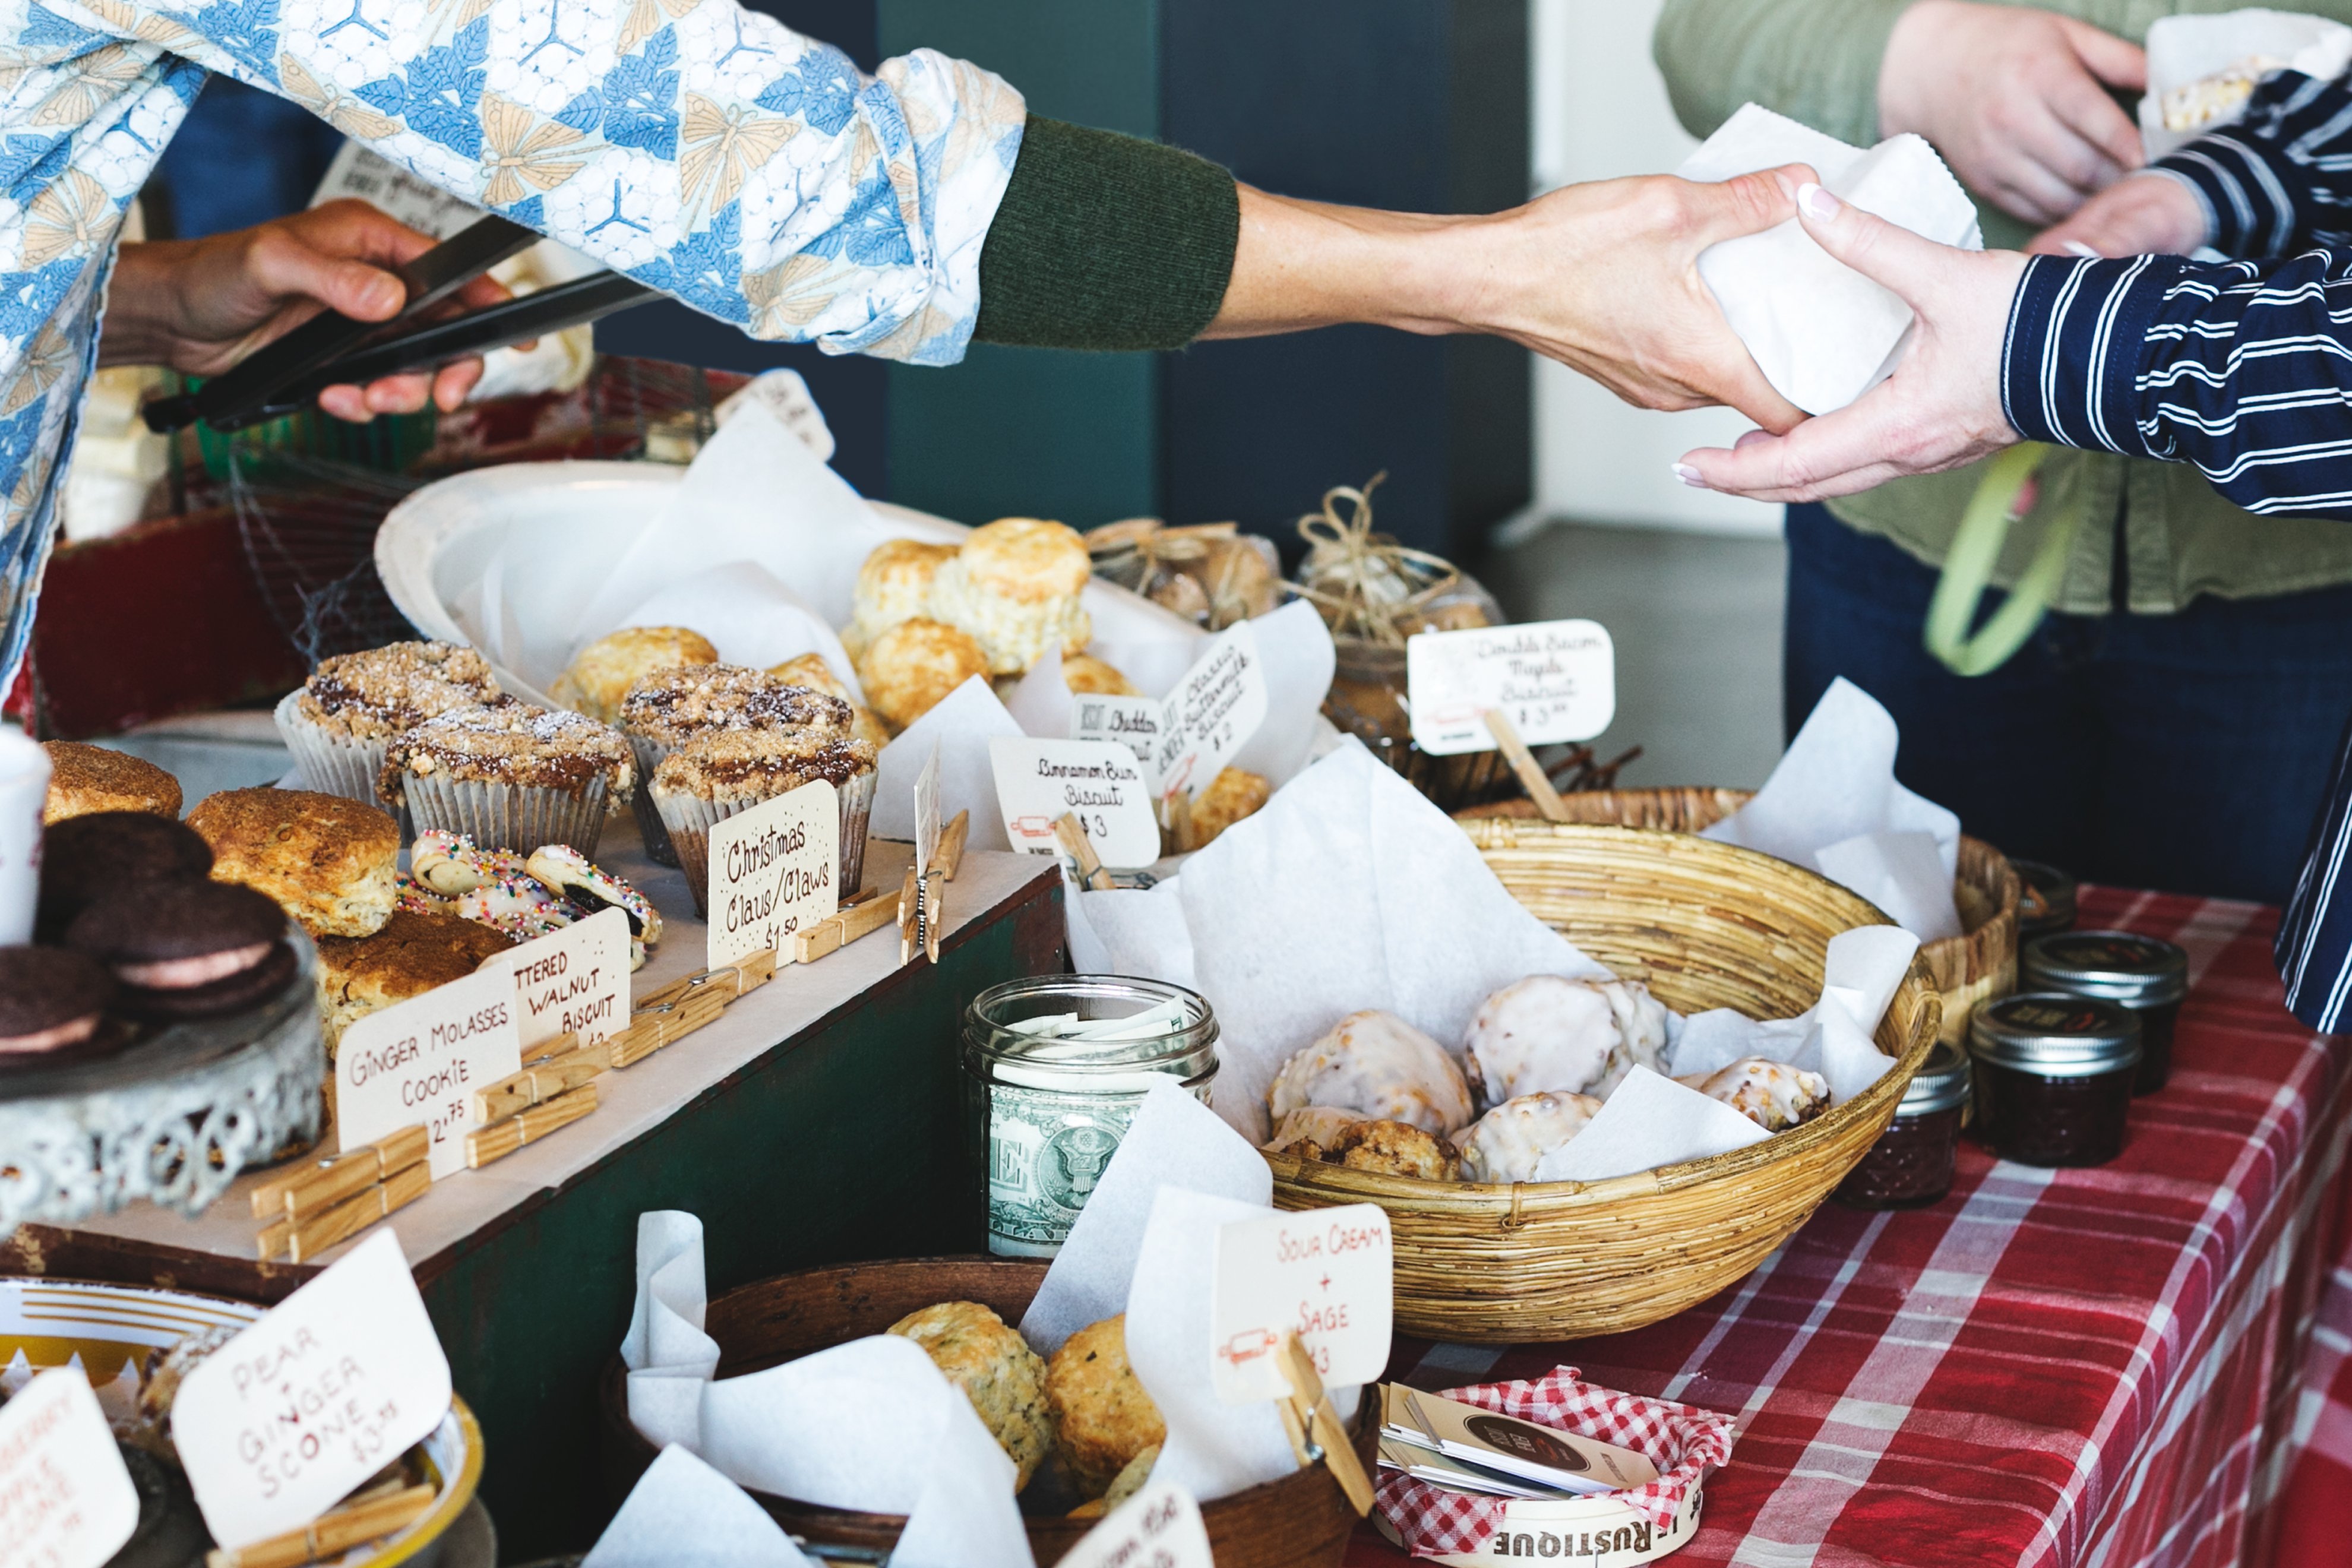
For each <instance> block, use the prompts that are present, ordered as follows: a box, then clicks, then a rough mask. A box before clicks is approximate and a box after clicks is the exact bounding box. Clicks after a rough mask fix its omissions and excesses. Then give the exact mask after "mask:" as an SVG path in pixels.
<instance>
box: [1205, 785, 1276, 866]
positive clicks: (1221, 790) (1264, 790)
mask: <svg viewBox="0 0 2352 1568" xmlns="http://www.w3.org/2000/svg"><path fill="white" fill-rule="evenodd" d="M1273 798H1274V785H1273V784H1269V783H1267V782H1266V780H1265V778H1264V777H1263V776H1262V775H1260V774H1257V773H1244V772H1243V771H1242V770H1241V769H1239V768H1223V769H1220V770H1218V773H1217V776H1216V777H1215V778H1213V779H1211V780H1210V781H1209V787H1208V788H1206V789H1204V790H1202V792H1201V793H1200V794H1199V795H1195V796H1194V797H1193V799H1192V839H1191V847H1192V848H1195V849H1205V848H1207V847H1209V845H1210V844H1211V843H1212V842H1213V841H1214V840H1215V838H1216V837H1217V835H1218V834H1220V833H1223V831H1224V830H1225V829H1226V828H1228V827H1231V826H1233V825H1234V823H1236V822H1239V821H1240V820H1242V818H1244V817H1245V816H1256V815H1257V813H1258V811H1259V809H1260V808H1261V807H1263V806H1264V805H1265V803H1266V802H1267V801H1269V800H1272V799H1273Z"/></svg>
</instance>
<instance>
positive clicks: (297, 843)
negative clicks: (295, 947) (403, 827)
mask: <svg viewBox="0 0 2352 1568" xmlns="http://www.w3.org/2000/svg"><path fill="white" fill-rule="evenodd" d="M188 826H190V827H193V828H194V829H195V830H196V831H197V832H198V833H199V834H202V835H203V836H204V839H205V843H207V844H209V845H211V846H212V851H213V870H212V875H213V879H214V880H215V881H216V882H242V883H243V884H245V885H246V886H247V887H249V888H252V889H256V890H257V891H259V892H263V893H267V894H268V896H269V897H270V898H272V899H273V900H277V903H278V908H280V909H282V910H285V911H286V912H287V913H288V914H289V915H291V916H293V917H294V918H295V919H296V920H297V921H300V922H301V923H302V928H303V929H304V930H305V931H309V932H310V934H311V935H312V936H314V937H320V936H365V935H367V934H368V933H369V932H371V931H381V930H383V922H384V921H387V920H389V919H390V918H391V916H392V906H393V900H394V899H395V898H397V897H398V896H399V890H400V889H399V872H400V826H399V824H397V823H395V822H394V820H393V819H392V818H391V817H390V816H386V815H384V814H383V812H381V811H378V810H376V809H375V808H374V807H373V806H372V805H361V804H360V803H359V802H358V801H355V800H346V799H344V798H343V797H342V796H341V795H316V794H313V793H312V792H310V791H309V790H296V789H267V788H263V789H232V790H223V791H222V792H221V793H220V794H218V795H206V796H205V798H204V799H202V800H200V801H198V802H197V803H196V808H195V809H194V811H192V812H190V813H189V814H188Z"/></svg>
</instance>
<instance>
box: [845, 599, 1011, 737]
mask: <svg viewBox="0 0 2352 1568" xmlns="http://www.w3.org/2000/svg"><path fill="white" fill-rule="evenodd" d="M987 674H988V655H987V654H985V653H984V652H982V650H981V646H980V644H979V643H978V642H976V641H975V640H973V638H972V637H971V634H970V633H969V632H966V631H963V630H961V628H959V627H956V626H949V625H948V624H947V623H946V622H944V621H935V620H931V619H929V618H928V617H926V616H916V617H915V618H914V619H913V620H908V621H901V622H899V623H898V625H897V626H892V627H891V628H890V629H889V630H888V631H887V632H884V633H883V634H882V635H881V636H880V637H877V638H875V639H874V641H873V643H872V644H871V645H870V646H869V647H867V648H866V654H865V657H864V658H861V659H859V660H858V663H857V679H859V680H861V681H863V682H864V683H865V686H866V700H867V701H869V702H871V703H873V704H874V710H875V711H876V712H877V713H879V714H881V715H882V719H883V721H884V722H885V723H887V724H888V725H889V726H890V727H891V728H892V729H893V730H903V729H905V728H906V727H907V726H908V725H909V724H911V723H913V722H914V721H916V720H918V719H919V718H921V717H922V716H923V715H924V714H926V713H928V712H929V711H930V710H932V709H934V708H936V707H938V706H939V705H940V701H941V700H944V699H945V698H946V696H947V694H948V693H949V692H950V691H953V690H954V689H956V688H957V687H959V686H961V685H962V684H963V683H964V682H965V681H967V680H970V679H971V678H972V677H973V676H975V675H978V676H982V677H985V676H986V675H987Z"/></svg>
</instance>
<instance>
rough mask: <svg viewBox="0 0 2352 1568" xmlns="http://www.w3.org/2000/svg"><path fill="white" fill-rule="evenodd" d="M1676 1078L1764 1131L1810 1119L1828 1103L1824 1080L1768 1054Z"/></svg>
mask: <svg viewBox="0 0 2352 1568" xmlns="http://www.w3.org/2000/svg"><path fill="white" fill-rule="evenodd" d="M1675 1082H1676V1083H1679V1084H1681V1085H1683V1086H1684V1087H1685V1088H1686V1089H1696V1090H1698V1091H1699V1092H1700V1093H1701V1094H1703V1095H1706V1097H1707V1098H1708V1099H1710V1100H1721V1101H1723V1103H1724V1104H1726V1105H1727V1106H1729V1107H1731V1109H1732V1110H1736V1111H1738V1112H1739V1114H1740V1115H1742V1116H1745V1117H1746V1118H1748V1121H1753V1122H1754V1123H1756V1125H1757V1126H1759V1127H1761V1128H1762V1129H1764V1131H1767V1132H1780V1131H1786V1130H1788V1129H1789V1128H1791V1127H1794V1126H1796V1125H1798V1124H1799V1123H1800V1122H1805V1121H1811V1120H1812V1119H1813V1118H1814V1117H1816V1116H1819V1115H1820V1114H1821V1113H1822V1111H1824V1110H1828V1109H1829V1106H1830V1085H1829V1080H1828V1079H1825V1078H1823V1077H1822V1075H1821V1074H1819V1073H1817V1072H1807V1071H1805V1070H1804V1069H1803V1068H1794V1067H1790V1065H1789V1064H1788V1063H1787V1062H1776V1061H1774V1060H1773V1059H1772V1058H1769V1057H1742V1058H1739V1060H1738V1061H1736V1062H1733V1063H1732V1064H1731V1065H1730V1066H1729V1067H1727V1068H1719V1069H1717V1071H1715V1072H1711V1073H1687V1074H1685V1075H1684V1076H1682V1077H1680V1078H1677V1079H1675Z"/></svg>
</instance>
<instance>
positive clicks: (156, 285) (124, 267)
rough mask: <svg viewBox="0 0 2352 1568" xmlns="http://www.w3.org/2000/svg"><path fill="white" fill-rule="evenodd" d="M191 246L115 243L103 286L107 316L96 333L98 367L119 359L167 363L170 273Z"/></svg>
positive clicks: (171, 336)
mask: <svg viewBox="0 0 2352 1568" xmlns="http://www.w3.org/2000/svg"><path fill="white" fill-rule="evenodd" d="M193 249H194V246H193V245H192V244H190V243H189V242H187V241H184V240H173V241H150V242H148V243H146V244H142V245H124V246H121V247H117V248H116V251H115V257H114V272H113V275H112V276H111V277H110V279H108V281H107V286H106V320H105V323H104V325H103V326H102V327H101V328H100V331H99V338H98V363H99V367H100V369H104V368H105V367H107V366H109V365H118V364H169V363H172V353H173V347H174V345H175V334H174V333H173V331H172V330H171V325H172V323H171V320H170V301H171V300H172V297H173V289H172V283H171V279H172V273H173V268H174V265H175V263H179V262H183V261H184V260H185V259H186V257H187V254H188V253H189V252H190V251H192V250H193Z"/></svg>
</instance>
